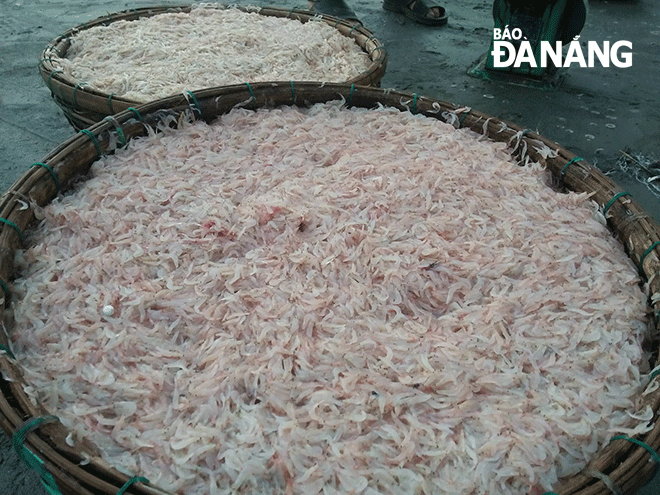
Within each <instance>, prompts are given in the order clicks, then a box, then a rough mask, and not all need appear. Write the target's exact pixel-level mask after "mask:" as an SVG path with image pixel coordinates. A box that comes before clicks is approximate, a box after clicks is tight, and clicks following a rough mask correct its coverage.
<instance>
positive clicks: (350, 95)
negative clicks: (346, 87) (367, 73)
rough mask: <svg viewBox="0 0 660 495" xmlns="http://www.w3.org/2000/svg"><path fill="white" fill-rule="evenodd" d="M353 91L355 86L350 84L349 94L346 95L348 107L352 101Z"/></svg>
mask: <svg viewBox="0 0 660 495" xmlns="http://www.w3.org/2000/svg"><path fill="white" fill-rule="evenodd" d="M353 91H355V84H351V92H350V93H349V94H348V106H351V102H352V101H353Z"/></svg>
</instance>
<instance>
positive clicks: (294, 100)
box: [289, 81, 296, 103]
mask: <svg viewBox="0 0 660 495" xmlns="http://www.w3.org/2000/svg"><path fill="white" fill-rule="evenodd" d="M289 83H290V84H291V103H295V102H296V92H295V91H294V89H293V81H289Z"/></svg>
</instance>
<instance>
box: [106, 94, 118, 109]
mask: <svg viewBox="0 0 660 495" xmlns="http://www.w3.org/2000/svg"><path fill="white" fill-rule="evenodd" d="M116 94H117V93H112V94H111V95H110V96H108V107H110V113H111V114H113V113H115V110H114V109H113V108H112V97H113V96H114V95H116Z"/></svg>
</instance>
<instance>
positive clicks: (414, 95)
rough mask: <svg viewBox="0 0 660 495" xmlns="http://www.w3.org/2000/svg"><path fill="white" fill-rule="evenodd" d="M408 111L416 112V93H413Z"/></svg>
mask: <svg viewBox="0 0 660 495" xmlns="http://www.w3.org/2000/svg"><path fill="white" fill-rule="evenodd" d="M410 113H417V93H413V104H412V110H411V111H410Z"/></svg>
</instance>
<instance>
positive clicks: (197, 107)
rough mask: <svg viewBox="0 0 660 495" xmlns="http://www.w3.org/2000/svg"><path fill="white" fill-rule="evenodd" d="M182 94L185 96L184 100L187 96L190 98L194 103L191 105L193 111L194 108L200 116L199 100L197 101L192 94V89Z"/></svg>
mask: <svg viewBox="0 0 660 495" xmlns="http://www.w3.org/2000/svg"><path fill="white" fill-rule="evenodd" d="M186 95H187V96H186ZM184 96H186V100H187V99H188V96H190V98H192V101H193V103H194V105H195V106H194V107H193V113H195V110H197V112H198V113H199V115H200V117H201V116H202V108H201V107H200V106H199V102H198V101H197V98H195V95H194V94H193V92H192V91H186V93H185V94H184Z"/></svg>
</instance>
